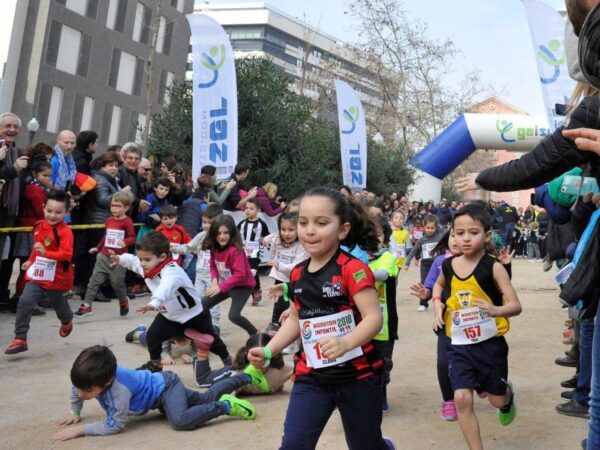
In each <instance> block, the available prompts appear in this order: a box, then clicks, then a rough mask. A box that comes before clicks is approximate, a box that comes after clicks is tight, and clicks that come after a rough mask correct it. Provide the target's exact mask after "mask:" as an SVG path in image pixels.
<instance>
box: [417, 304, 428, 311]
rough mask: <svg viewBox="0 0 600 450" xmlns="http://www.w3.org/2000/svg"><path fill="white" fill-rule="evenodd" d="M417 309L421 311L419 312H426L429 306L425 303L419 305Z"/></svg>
mask: <svg viewBox="0 0 600 450" xmlns="http://www.w3.org/2000/svg"><path fill="white" fill-rule="evenodd" d="M417 311H419V312H425V311H427V306H425V305H419V307H418V308H417Z"/></svg>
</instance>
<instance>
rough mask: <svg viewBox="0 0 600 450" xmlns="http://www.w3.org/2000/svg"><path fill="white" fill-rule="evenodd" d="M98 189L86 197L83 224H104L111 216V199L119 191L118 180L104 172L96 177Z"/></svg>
mask: <svg viewBox="0 0 600 450" xmlns="http://www.w3.org/2000/svg"><path fill="white" fill-rule="evenodd" d="M94 179H95V180H96V183H97V185H96V189H94V190H93V191H90V192H89V193H87V194H86V196H85V203H84V205H83V213H82V215H81V222H82V223H85V224H94V223H104V222H105V221H106V219H107V218H108V216H109V215H110V198H111V197H112V195H113V194H114V193H116V192H118V191H119V186H117V180H116V179H115V178H114V177H111V176H110V175H109V174H108V173H106V172H105V171H103V170H99V171H98V172H96V174H95V175H94Z"/></svg>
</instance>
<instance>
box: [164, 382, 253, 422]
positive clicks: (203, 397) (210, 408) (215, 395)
mask: <svg viewBox="0 0 600 450" xmlns="http://www.w3.org/2000/svg"><path fill="white" fill-rule="evenodd" d="M162 376H163V377H164V379H165V389H164V391H163V392H162V394H161V395H160V397H159V399H158V401H157V403H156V406H155V407H156V408H158V409H159V410H160V411H162V412H164V413H165V415H166V416H167V419H168V421H169V423H170V424H171V426H172V427H173V429H175V430H195V429H196V428H199V427H201V426H202V425H203V424H205V423H206V422H208V421H209V420H211V419H214V418H215V417H219V416H222V415H225V414H227V407H226V406H225V403H223V402H220V401H219V398H220V397H221V396H222V395H223V394H229V393H230V392H232V391H235V390H236V389H238V388H240V387H242V386H245V385H246V384H248V375H246V374H240V375H235V376H233V377H230V378H228V379H227V380H223V381H222V382H221V383H219V384H216V385H214V386H212V387H211V388H210V389H208V390H207V391H206V392H204V393H202V394H201V393H200V392H197V391H193V390H191V389H187V388H186V387H185V386H184V385H183V383H182V381H181V379H180V378H179V376H178V375H177V374H176V373H173V372H162Z"/></svg>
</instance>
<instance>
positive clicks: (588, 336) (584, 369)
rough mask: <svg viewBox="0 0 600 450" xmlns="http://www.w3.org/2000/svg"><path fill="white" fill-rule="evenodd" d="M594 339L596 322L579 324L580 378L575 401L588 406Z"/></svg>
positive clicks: (586, 321)
mask: <svg viewBox="0 0 600 450" xmlns="http://www.w3.org/2000/svg"><path fill="white" fill-rule="evenodd" d="M593 339H594V322H593V321H592V320H582V321H581V322H579V378H578V379H577V389H575V401H576V402H577V403H579V404H581V405H586V406H587V405H588V403H589V401H590V385H591V383H592V342H593Z"/></svg>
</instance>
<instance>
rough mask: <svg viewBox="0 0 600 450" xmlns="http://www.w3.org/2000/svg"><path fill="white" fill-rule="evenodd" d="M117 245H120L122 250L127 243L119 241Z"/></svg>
mask: <svg viewBox="0 0 600 450" xmlns="http://www.w3.org/2000/svg"><path fill="white" fill-rule="evenodd" d="M117 245H118V246H119V247H120V248H124V247H125V242H123V241H122V240H121V239H119V240H118V241H117Z"/></svg>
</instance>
